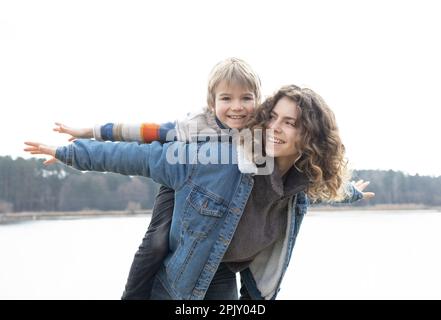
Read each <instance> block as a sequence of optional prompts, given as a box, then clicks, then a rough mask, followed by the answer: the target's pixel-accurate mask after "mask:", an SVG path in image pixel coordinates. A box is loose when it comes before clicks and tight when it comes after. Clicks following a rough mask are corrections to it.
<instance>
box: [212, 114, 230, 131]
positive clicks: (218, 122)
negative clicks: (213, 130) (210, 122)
mask: <svg viewBox="0 0 441 320" xmlns="http://www.w3.org/2000/svg"><path fill="white" fill-rule="evenodd" d="M214 119H215V120H216V123H217V125H218V126H219V128H221V129H230V128H229V127H227V126H226V125H225V124H223V123H222V122H221V121H220V120H219V119H218V118H217V116H214Z"/></svg>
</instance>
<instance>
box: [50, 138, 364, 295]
mask: <svg viewBox="0 0 441 320" xmlns="http://www.w3.org/2000/svg"><path fill="white" fill-rule="evenodd" d="M240 147H241V146H240V145H237V144H232V143H184V142H171V143H166V144H161V143H159V142H153V143H151V144H138V143H125V142H121V143H113V142H105V143H104V142H97V141H93V140H76V141H75V142H74V143H73V144H71V145H69V146H66V147H60V148H58V149H57V151H56V158H57V159H59V160H60V161H62V162H64V163H66V164H68V165H71V166H73V167H74V168H76V169H79V170H88V171H103V172H104V171H109V172H116V173H121V174H125V175H141V176H145V177H150V178H152V179H153V180H154V181H156V182H158V183H160V184H163V185H165V186H168V187H170V188H173V189H174V190H175V191H176V193H175V207H174V212H173V220H172V224H171V229H170V240H169V246H170V253H169V254H168V256H167V257H166V258H165V260H164V263H163V265H162V267H161V268H160V270H159V271H158V278H159V280H160V281H161V282H162V284H163V285H164V287H165V288H166V289H167V291H168V292H169V294H170V295H171V296H172V298H173V299H185V300H193V299H194V300H200V299H203V298H204V296H205V293H206V291H207V289H208V287H209V285H210V283H211V280H212V278H213V276H214V274H215V273H216V270H217V269H218V266H219V264H220V262H221V261H222V258H223V256H224V254H225V252H226V250H227V248H228V246H229V244H230V241H231V240H232V238H233V235H234V232H235V229H236V227H237V225H238V222H239V220H240V218H241V216H242V213H243V211H244V208H245V205H246V203H247V200H248V197H249V195H250V193H251V190H252V188H253V181H254V180H253V178H252V173H250V172H252V170H247V168H249V167H250V165H251V166H252V164H250V163H247V164H246V165H244V163H245V162H246V160H245V159H244V158H243V157H241V156H240V154H241V152H238V151H240ZM207 150H209V151H208V153H209V154H217V155H219V159H220V158H222V159H223V160H225V159H228V161H229V162H230V163H231V164H220V163H219V164H218V163H204V164H201V163H200V159H199V158H200V154H201V152H203V153H207ZM176 154H178V157H177V158H173V155H176ZM171 158H172V161H170V159H171ZM173 159H174V160H176V159H178V160H181V162H183V163H173ZM175 162H176V161H175ZM213 162H216V161H213ZM361 198H362V194H361V192H359V191H358V190H356V189H355V188H354V187H353V186H351V187H350V188H348V198H347V200H346V202H353V201H356V200H359V199H361ZM308 205H309V201H308V198H307V196H306V194H305V193H303V192H300V193H298V194H297V195H296V196H294V197H292V199H291V200H290V205H289V208H288V212H287V214H288V219H287V227H286V234H285V237H282V238H281V239H280V240H279V241H278V242H276V243H275V244H273V245H272V246H270V247H269V248H267V249H265V250H263V251H262V252H261V253H260V254H259V255H258V256H257V257H256V258H255V259H254V260H253V262H252V263H251V265H250V266H249V267H248V268H247V269H246V270H245V271H243V272H242V273H241V275H242V279H243V280H244V282H245V285H246V287H247V289H248V292H249V293H250V296H251V297H252V298H253V299H275V298H276V295H277V293H278V291H279V288H280V283H281V281H282V279H283V276H284V274H285V271H286V269H287V267H288V264H289V261H290V259H291V254H292V251H293V248H294V244H295V240H296V237H297V234H298V232H299V228H300V225H301V223H302V220H303V216H304V214H305V213H306V211H307V208H308Z"/></svg>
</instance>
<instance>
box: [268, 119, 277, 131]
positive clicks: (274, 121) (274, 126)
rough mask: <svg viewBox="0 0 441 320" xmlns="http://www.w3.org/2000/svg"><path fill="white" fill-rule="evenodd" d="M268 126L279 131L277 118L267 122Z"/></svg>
mask: <svg viewBox="0 0 441 320" xmlns="http://www.w3.org/2000/svg"><path fill="white" fill-rule="evenodd" d="M268 128H269V129H272V130H274V131H277V132H280V123H279V122H278V121H277V120H273V121H271V122H270V123H269V126H268Z"/></svg>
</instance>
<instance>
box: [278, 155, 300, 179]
mask: <svg viewBox="0 0 441 320" xmlns="http://www.w3.org/2000/svg"><path fill="white" fill-rule="evenodd" d="M296 159H297V156H287V157H277V158H275V161H276V165H277V168H278V169H279V171H280V175H281V176H282V177H283V176H284V175H285V174H286V173H287V172H288V170H289V169H291V167H292V166H293V165H294V163H295V161H296Z"/></svg>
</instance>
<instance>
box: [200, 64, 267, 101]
mask: <svg viewBox="0 0 441 320" xmlns="http://www.w3.org/2000/svg"><path fill="white" fill-rule="evenodd" d="M222 81H225V82H226V83H227V85H239V86H243V87H245V88H247V89H248V90H251V91H252V92H253V93H254V96H255V99H256V104H259V103H260V99H261V89H260V86H261V83H260V79H259V76H258V75H257V73H255V72H254V70H253V69H252V68H251V66H250V65H249V64H248V63H246V62H245V61H243V60H241V59H238V58H228V59H225V60H222V61H221V62H219V63H217V64H216V65H215V66H214V68H213V69H212V70H211V73H210V76H209V78H208V93H207V103H208V107H209V108H210V109H213V108H214V105H215V99H216V88H217V86H218V85H219V84H220V83H221V82H222Z"/></svg>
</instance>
